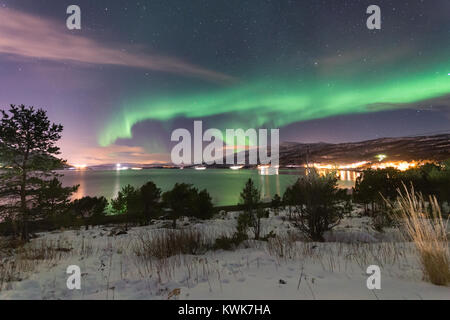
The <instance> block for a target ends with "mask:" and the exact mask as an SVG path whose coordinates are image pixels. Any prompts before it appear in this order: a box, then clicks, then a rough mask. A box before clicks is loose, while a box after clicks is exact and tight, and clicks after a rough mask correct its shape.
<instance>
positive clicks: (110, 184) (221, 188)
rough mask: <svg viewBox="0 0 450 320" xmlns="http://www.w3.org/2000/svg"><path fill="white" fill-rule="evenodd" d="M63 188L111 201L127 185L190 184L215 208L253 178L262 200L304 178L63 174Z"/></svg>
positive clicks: (243, 173) (295, 173)
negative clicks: (205, 194)
mask: <svg viewBox="0 0 450 320" xmlns="http://www.w3.org/2000/svg"><path fill="white" fill-rule="evenodd" d="M63 174H64V177H62V181H63V184H64V185H65V186H69V185H77V184H79V185H80V188H79V189H78V192H77V194H76V195H75V198H81V197H83V196H104V197H106V198H108V199H111V198H114V197H115V196H116V195H117V193H118V192H119V190H120V189H121V188H122V187H123V186H125V185H127V184H130V185H132V186H135V187H140V186H142V185H143V184H145V183H146V182H147V181H150V180H151V181H153V182H154V183H156V185H157V186H158V187H159V188H161V189H162V191H167V190H170V189H171V188H172V187H173V185H174V184H175V183H177V182H180V183H181V182H184V183H190V184H193V185H194V186H196V187H197V188H199V189H207V190H208V192H209V193H210V195H211V197H212V199H213V202H214V204H215V205H234V204H237V203H238V201H239V193H240V191H241V190H242V188H243V187H244V184H245V182H246V181H247V179H249V178H252V179H253V180H254V181H255V183H256V184H257V186H258V188H259V189H260V190H261V194H262V196H263V197H264V198H265V199H271V198H273V196H274V195H275V194H279V195H282V194H283V192H284V191H285V190H286V188H287V187H288V186H289V185H291V184H293V183H294V182H295V181H296V180H297V178H298V177H299V176H300V175H302V174H304V170H282V171H280V174H279V175H273V176H262V175H259V174H258V170H239V171H233V170H229V169H223V170H221V169H214V170H205V171H196V170H188V169H186V170H171V169H150V170H141V171H132V170H127V171H89V170H86V171H64V172H63ZM342 178H343V180H342V181H341V182H340V185H341V186H342V187H347V188H350V187H352V186H353V184H354V182H353V181H354V179H356V176H355V173H354V172H349V173H348V174H346V173H343V174H341V179H342Z"/></svg>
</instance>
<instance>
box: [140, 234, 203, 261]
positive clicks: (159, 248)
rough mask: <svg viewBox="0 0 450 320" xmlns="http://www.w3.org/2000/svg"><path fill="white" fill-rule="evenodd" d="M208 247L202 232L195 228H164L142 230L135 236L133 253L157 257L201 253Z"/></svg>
mask: <svg viewBox="0 0 450 320" xmlns="http://www.w3.org/2000/svg"><path fill="white" fill-rule="evenodd" d="M207 248H208V244H207V241H206V239H205V236H204V234H203V233H201V232H199V231H195V230H191V229H188V230H184V229H183V230H164V231H162V232H159V233H148V232H143V233H141V234H139V235H138V236H137V242H136V245H135V246H134V253H135V254H136V255H137V256H141V257H153V258H158V259H163V258H169V257H172V256H175V255H179V254H192V255H196V254H201V253H204V252H205V251H206V250H207Z"/></svg>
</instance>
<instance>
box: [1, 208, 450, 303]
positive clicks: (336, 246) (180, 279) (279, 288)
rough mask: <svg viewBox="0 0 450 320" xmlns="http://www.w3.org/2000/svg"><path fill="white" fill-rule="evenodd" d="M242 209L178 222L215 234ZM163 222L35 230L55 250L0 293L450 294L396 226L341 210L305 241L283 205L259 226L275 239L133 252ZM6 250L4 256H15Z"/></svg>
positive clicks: (229, 226) (230, 226) (39, 243)
mask: <svg viewBox="0 0 450 320" xmlns="http://www.w3.org/2000/svg"><path fill="white" fill-rule="evenodd" d="M236 215H237V214H236V213H229V214H228V215H226V216H225V217H223V218H217V219H213V220H209V221H205V222H198V221H197V222H195V221H188V220H184V221H179V226H182V228H186V229H188V228H192V229H194V230H199V231H201V232H202V233H203V234H205V236H206V238H208V239H209V240H211V241H212V240H214V239H215V238H217V237H219V236H221V235H223V234H232V233H233V232H234V230H235V225H236V219H235V218H236ZM167 225H170V222H168V221H157V222H155V224H153V225H151V226H148V227H136V228H131V229H129V230H128V231H127V233H126V234H121V235H115V236H114V235H112V234H113V233H115V232H114V230H115V229H114V228H113V227H95V228H93V229H90V230H87V231H86V230H67V231H59V232H52V233H44V234H39V237H38V238H36V239H34V240H33V242H32V243H31V244H30V246H31V247H33V246H34V247H35V248H42V247H45V246H49V247H51V246H53V247H55V248H59V249H58V252H57V254H56V255H52V256H51V258H48V259H46V260H40V261H39V263H36V262H34V264H35V265H34V266H33V267H30V268H28V269H27V270H28V271H27V270H25V271H23V272H21V273H20V274H17V275H15V276H14V277H15V279H13V280H15V281H12V282H8V283H6V284H3V287H4V288H3V290H1V291H0V300H3V299H168V298H170V299H248V300H255V299H450V287H440V286H435V285H432V284H430V283H427V282H426V281H424V280H423V275H422V270H421V267H420V264H419V262H418V258H417V254H416V251H415V249H414V246H413V244H411V243H406V242H403V241H402V240H401V236H400V235H399V233H398V231H397V230H394V229H392V230H387V231H386V232H384V233H378V232H376V231H374V230H373V229H372V227H371V226H370V219H369V218H366V217H363V218H358V217H353V218H347V219H344V220H343V221H342V222H341V224H340V225H339V226H338V227H337V228H336V230H334V231H333V232H332V233H330V234H328V235H327V237H326V238H327V240H328V242H325V243H311V242H306V241H302V239H301V237H299V236H297V235H298V233H297V230H296V229H295V228H294V227H293V226H292V225H291V224H290V223H289V222H288V221H287V220H286V219H285V218H284V216H283V215H280V216H274V215H271V217H270V218H268V219H264V221H263V230H264V233H268V232H270V231H273V233H275V234H277V235H278V237H279V238H277V239H279V241H277V240H276V239H275V240H271V241H270V243H268V242H265V241H248V242H246V243H244V244H243V245H241V247H240V248H239V249H237V250H234V251H224V250H218V251H211V250H210V251H207V252H204V253H202V254H198V255H177V256H173V257H170V258H165V259H159V260H158V259H151V261H148V260H146V259H143V258H142V257H139V256H137V254H136V250H135V248H136V245H137V244H138V243H139V238H141V237H142V235H145V236H149V235H150V236H152V235H153V234H157V233H160V232H168V231H167V229H165V228H164V227H165V226H167ZM112 231H113V232H112ZM287 239H290V240H287ZM1 259H3V260H0V263H2V264H3V265H6V264H7V263H8V261H9V263H11V259H12V258H11V257H7V256H6V257H5V255H4V256H3V258H1ZM8 259H9V260H8ZM16 263H17V264H19V263H20V261H17V262H16ZM22 263H23V261H22ZM70 265H77V266H79V267H80V269H81V273H82V281H81V290H69V289H68V288H67V285H66V281H67V278H68V277H69V275H68V274H67V273H66V271H67V267H68V266H70ZM370 265H378V266H379V267H380V268H381V290H369V289H368V288H367V285H366V282H367V278H368V277H369V275H368V274H366V270H367V267H368V266H370ZM0 268H1V266H0ZM25 269H26V268H25ZM0 284H1V279H0Z"/></svg>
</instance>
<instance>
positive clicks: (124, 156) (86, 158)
mask: <svg viewBox="0 0 450 320" xmlns="http://www.w3.org/2000/svg"><path fill="white" fill-rule="evenodd" d="M66 151H68V152H64V153H63V155H64V156H67V157H68V158H69V159H70V160H69V163H70V164H73V165H77V164H78V165H81V164H87V165H100V164H110V163H117V162H119V163H136V164H155V163H168V162H170V157H169V155H168V154H163V153H148V152H147V151H145V149H144V148H143V147H139V146H132V147H129V146H120V145H110V146H108V147H88V148H83V149H82V150H81V151H80V149H77V151H76V152H74V153H73V154H72V152H70V151H71V150H66Z"/></svg>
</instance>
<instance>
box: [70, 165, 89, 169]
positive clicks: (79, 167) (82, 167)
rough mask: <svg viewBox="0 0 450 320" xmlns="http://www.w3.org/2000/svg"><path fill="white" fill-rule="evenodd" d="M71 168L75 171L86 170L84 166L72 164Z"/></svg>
mask: <svg viewBox="0 0 450 320" xmlns="http://www.w3.org/2000/svg"><path fill="white" fill-rule="evenodd" d="M73 167H74V168H75V169H77V170H83V169H86V168H87V165H86V164H74V165H73Z"/></svg>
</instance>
